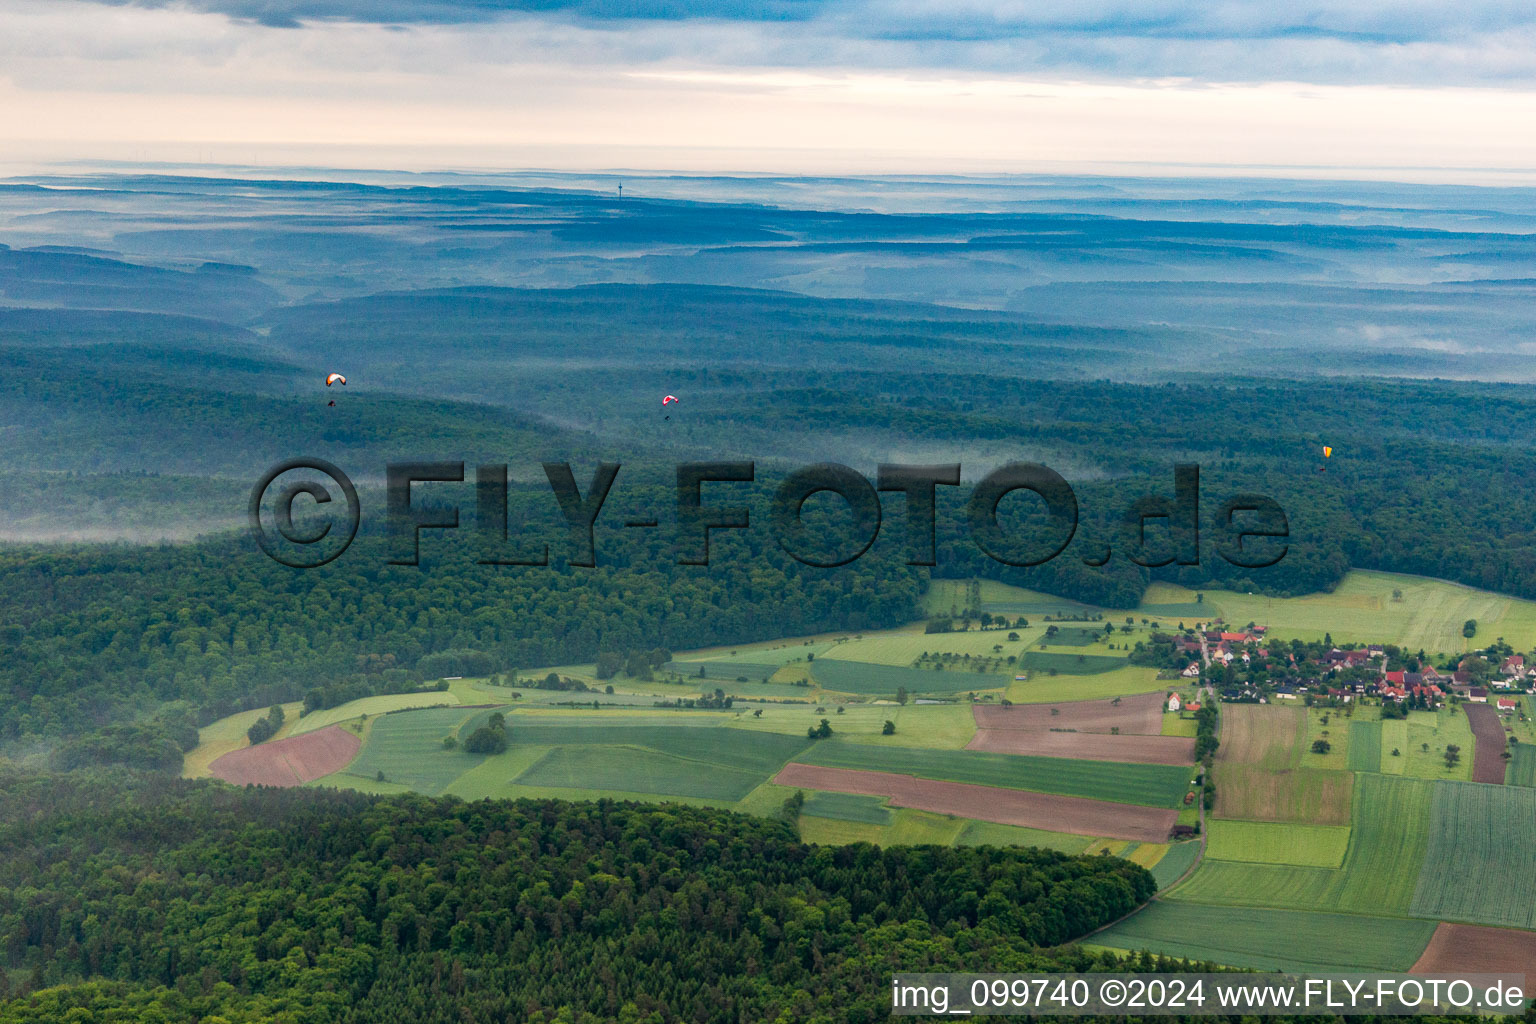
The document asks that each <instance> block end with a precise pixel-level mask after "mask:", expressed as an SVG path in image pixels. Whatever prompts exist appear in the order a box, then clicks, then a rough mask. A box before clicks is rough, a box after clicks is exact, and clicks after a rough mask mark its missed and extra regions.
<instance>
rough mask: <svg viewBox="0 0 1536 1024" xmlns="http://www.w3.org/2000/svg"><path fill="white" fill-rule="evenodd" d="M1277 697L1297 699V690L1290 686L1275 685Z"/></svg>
mask: <svg viewBox="0 0 1536 1024" xmlns="http://www.w3.org/2000/svg"><path fill="white" fill-rule="evenodd" d="M1275 699H1276V700H1295V699H1296V691H1295V690H1293V689H1291V688H1290V687H1289V686H1277V687H1275Z"/></svg>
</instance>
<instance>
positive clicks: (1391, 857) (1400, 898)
mask: <svg viewBox="0 0 1536 1024" xmlns="http://www.w3.org/2000/svg"><path fill="white" fill-rule="evenodd" d="M1357 778H1358V780H1359V781H1358V786H1357V789H1356V795H1357V799H1356V800H1355V807H1354V820H1353V830H1352V832H1351V835H1350V843H1349V850H1348V853H1347V854H1346V855H1345V857H1344V866H1343V867H1342V868H1336V869H1329V868H1323V867H1298V866H1294V865H1280V864H1248V863H1237V862H1233V861H1223V860H1212V859H1209V858H1208V859H1206V860H1205V861H1203V862H1202V863H1201V865H1200V870H1199V871H1197V872H1196V873H1195V875H1194V877H1192V878H1191V879H1190V880H1189V882H1187V883H1186V884H1185V885H1182V886H1180V887H1179V888H1178V890H1176V892H1175V893H1174V894H1173V896H1174V898H1177V899H1181V900H1190V901H1192V902H1196V903H1218V904H1225V905H1230V906H1264V907H1283V908H1287V909H1300V910H1346V911H1357V912H1360V913H1398V914H1406V913H1408V908H1409V905H1410V904H1411V903H1412V902H1413V899H1414V887H1415V884H1416V883H1417V881H1418V878H1419V869H1420V866H1421V865H1422V864H1423V863H1424V860H1425V846H1426V844H1427V843H1428V838H1427V832H1428V828H1427V824H1428V822H1429V821H1430V796H1431V793H1432V791H1433V790H1434V786H1435V784H1433V783H1428V782H1422V781H1420V780H1417V779H1400V778H1394V777H1392V776H1387V775H1371V774H1362V775H1360V776H1357ZM1500 788H1502V787H1500ZM1533 795H1536V794H1533ZM1286 827H1288V826H1286Z"/></svg>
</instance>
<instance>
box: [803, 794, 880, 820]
mask: <svg viewBox="0 0 1536 1024" xmlns="http://www.w3.org/2000/svg"><path fill="white" fill-rule="evenodd" d="M800 813H801V814H802V815H809V816H810V817H812V818H836V819H837V820H838V821H862V822H864V823H865V824H868V825H888V824H890V822H891V810H890V808H889V807H886V806H885V801H884V800H882V799H880V798H879V797H877V796H858V795H856V794H853V793H811V794H809V795H808V796H807V797H806V798H805V803H804V804H803V805H801V807H800Z"/></svg>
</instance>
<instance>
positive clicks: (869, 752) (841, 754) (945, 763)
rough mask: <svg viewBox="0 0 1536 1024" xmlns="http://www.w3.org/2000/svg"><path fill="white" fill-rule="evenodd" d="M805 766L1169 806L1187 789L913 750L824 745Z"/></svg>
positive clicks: (1103, 772)
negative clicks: (894, 773) (892, 774)
mask: <svg viewBox="0 0 1536 1024" xmlns="http://www.w3.org/2000/svg"><path fill="white" fill-rule="evenodd" d="M799 760H800V761H802V762H803V763H805V764H813V765H822V766H825V767H829V768H849V769H856V770H862V771H882V772H896V773H900V774H904V775H914V776H918V777H920V778H926V779H936V780H941V781H946V782H966V783H974V784H977V785H984V786H1003V787H1008V788H1011V789H1028V790H1033V791H1035V792H1037V793H1054V794H1057V795H1060V796H1078V797H1086V798H1089V799H1093V800H1110V801H1116V802H1120V803H1134V804H1142V805H1145V806H1148V807H1173V806H1175V805H1177V804H1178V803H1179V802H1180V801H1181V800H1182V799H1183V797H1184V794H1185V792H1186V791H1187V789H1188V785H1187V784H1188V782H1189V769H1187V768H1179V767H1170V766H1167V765H1149V764H1110V763H1107V762H1102V761H1066V760H1062V759H1060V758H1052V757H1023V756H1016V755H1012V754H987V753H981V752H974V751H969V750H963V751H962V750H917V749H912V748H907V747H875V746H872V745H868V744H861V743H840V742H838V741H837V740H825V741H822V742H820V743H817V744H816V745H815V746H813V747H811V748H810V749H809V750H807V751H806V752H805V753H804V754H802V755H800V758H799Z"/></svg>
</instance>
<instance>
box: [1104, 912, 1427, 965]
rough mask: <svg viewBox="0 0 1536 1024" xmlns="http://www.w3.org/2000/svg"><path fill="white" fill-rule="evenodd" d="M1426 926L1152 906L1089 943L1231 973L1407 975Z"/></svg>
mask: <svg viewBox="0 0 1536 1024" xmlns="http://www.w3.org/2000/svg"><path fill="white" fill-rule="evenodd" d="M1434 930H1435V925H1434V922H1432V921H1402V920H1394V919H1386V918H1375V917H1356V916H1352V915H1347V914H1327V913H1309V912H1305V911H1294V910H1261V909H1256V908H1243V907H1210V906H1199V905H1196V904H1189V903H1176V902H1173V901H1171V900H1161V899H1160V900H1154V901H1153V902H1151V903H1149V904H1147V906H1146V908H1145V909H1143V910H1142V911H1141V912H1140V913H1138V914H1136V915H1134V916H1133V917H1130V918H1127V919H1126V920H1124V921H1121V922H1120V923H1119V924H1116V925H1114V926H1112V927H1110V928H1108V929H1106V930H1105V931H1102V932H1099V933H1098V934H1096V935H1094V936H1093V937H1092V939H1091V940H1090V941H1091V942H1092V943H1094V944H1095V945H1104V946H1108V947H1110V948H1112V949H1124V950H1142V949H1145V950H1149V951H1151V952H1154V953H1162V954H1165V955H1167V956H1178V957H1186V958H1188V959H1191V960H1210V961H1214V962H1216V963H1224V964H1229V965H1231V966H1234V967H1251V968H1257V969H1260V970H1284V971H1337V970H1339V969H1340V968H1356V969H1361V970H1375V971H1406V970H1408V969H1409V968H1410V967H1412V966H1413V964H1414V961H1416V960H1417V959H1418V958H1419V955H1420V954H1421V953H1422V952H1423V951H1424V948H1425V947H1426V946H1427V945H1428V944H1429V940H1430V936H1431V935H1433V933H1434Z"/></svg>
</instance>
